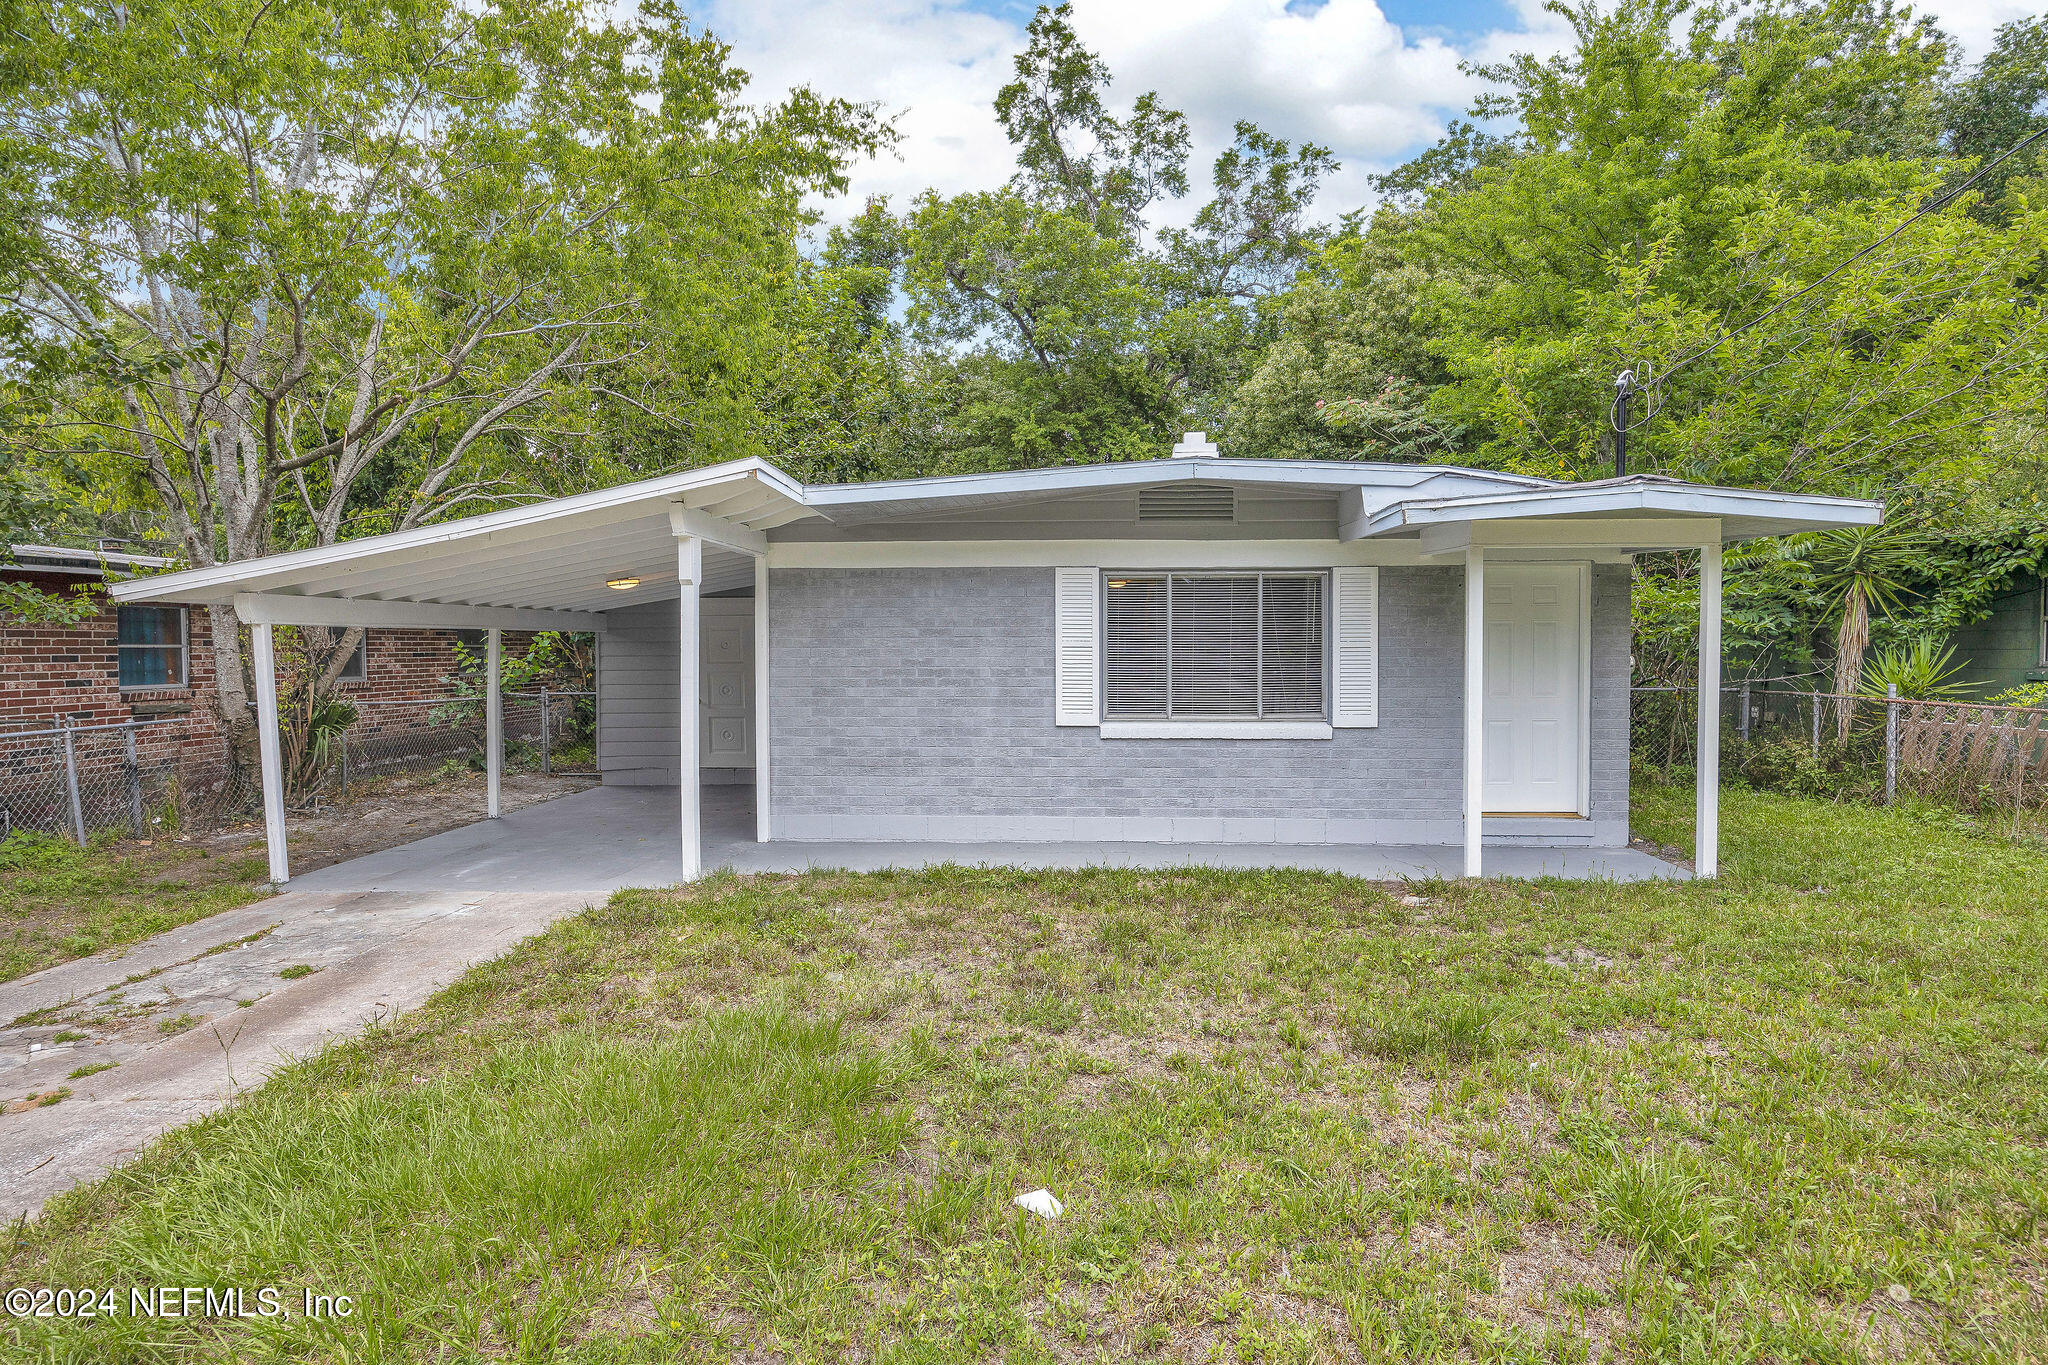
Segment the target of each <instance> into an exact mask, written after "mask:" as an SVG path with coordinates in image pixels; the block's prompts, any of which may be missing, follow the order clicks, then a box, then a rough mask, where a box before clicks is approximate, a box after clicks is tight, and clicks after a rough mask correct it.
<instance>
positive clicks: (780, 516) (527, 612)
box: [114, 459, 815, 886]
mask: <svg viewBox="0 0 2048 1365" xmlns="http://www.w3.org/2000/svg"><path fill="white" fill-rule="evenodd" d="M802 491H803V490H802V488H801V486H800V485H798V484H796V483H795V482H794V481H792V480H791V479H789V478H788V476H786V475H784V474H783V473H782V472H781V471H780V470H777V469H775V468H774V467H773V466H771V465H768V464H766V463H765V462H763V461H760V460H753V459H749V460H738V461H734V462H731V463H729V464H722V465H717V466H714V467H711V468H708V469H699V470H690V471H686V472H684V473H679V474H674V475H669V476H666V477H664V478H659V479H650V480H646V481H643V482H640V483H635V484H628V485H625V486H623V487H620V488H613V489H605V490H601V491H599V492H594V493H583V494H578V495H575V496H571V497H566V498H558V499H554V500H551V501H547V502H540V503H535V504H532V505H530V506H524V507H516V508H511V509H508V510H506V511H501V512H493V513H488V514H485V515H482V516H476V517H469V518H465V519H464V520H461V521H457V522H451V523H449V524H447V525H444V526H428V527H423V528H420V529H418V530H412V531H401V532H396V533H393V534H390V535H382V536H373V537H369V538H367V539H363V540H357V541H349V542H346V543H344V544H339V545H331V546H325V547H321V548H318V549H312V550H301V551H297V552H293V553H289V554H281V555H274V556H271V557H269V558H266V559H261V560H253V561H247V562H243V563H237V564H227V565H221V566H218V567H214V568H203V569H193V570H188V571H186V572H183V573H175V574H169V575H164V576H162V577H157V578H146V579H135V580H131V581H129V582H127V583H123V584H120V585H119V586H117V587H116V588H115V590H114V594H115V596H116V598H117V599H118V600H121V601H124V602H135V601H159V602H206V603H216V602H230V603H232V604H233V606H234V609H235V613H236V615H237V616H239V617H240V618H241V620H242V621H243V622H245V623H246V624H247V625H248V627H249V632H250V643H251V659H252V663H253V672H254V674H255V682H256V710H257V716H258V738H259V743H260V747H261V763H262V785H263V823H264V832H265V842H266V845H267V849H268V856H269V866H270V880H271V881H272V882H273V883H275V884H277V885H280V886H282V885H284V884H285V883H286V882H288V881H290V880H291V875H292V874H291V864H290V859H289V856H288V853H287V850H286V845H285V825H284V778H283V771H282V756H281V753H280V742H279V724H278V722H279V717H278V700H277V669H276V656H275V650H274V645H273V636H274V633H275V630H276V628H277V627H278V626H330V627H346V626H368V627H373V628H374V627H379V626H383V627H431V628H439V629H449V630H481V631H483V632H484V633H485V641H486V644H485V733H486V742H485V746H484V747H485V753H486V777H485V786H486V793H487V795H486V811H487V815H488V818H489V822H491V823H487V825H486V826H485V827H484V829H485V830H486V831H493V830H495V831H499V832H500V833H501V834H502V827H501V826H499V825H498V824H496V823H495V822H497V821H498V820H499V818H500V815H501V811H500V802H499V791H500V785H501V782H502V777H503V773H502V768H503V761H504V760H503V754H504V715H503V705H502V699H501V693H500V677H501V659H500V655H501V637H502V634H503V632H504V631H507V630H522V631H541V630H557V631H588V632H593V633H595V634H596V635H597V637H598V651H599V659H600V665H599V674H600V687H603V686H605V685H606V680H605V677H604V664H603V658H604V650H605V636H606V634H607V632H608V631H609V630H610V629H611V625H612V622H613V620H614V619H615V618H614V617H613V615H612V613H615V612H619V611H621V610H622V609H626V608H636V607H637V608H642V609H643V610H648V609H653V604H658V603H666V602H669V601H673V602H674V603H675V612H676V633H677V640H678V650H679V655H680V657H679V659H678V665H679V666H678V668H677V674H676V676H675V678H674V679H673V686H674V688H675V691H674V693H672V695H674V696H675V697H676V698H677V700H678V712H677V714H678V716H679V717H681V718H684V720H685V722H687V723H685V724H682V725H680V726H679V727H678V735H677V738H676V746H675V752H676V759H675V762H676V769H675V771H674V772H673V773H668V772H664V773H663V774H662V775H663V777H664V778H665V779H666V780H665V781H664V782H662V783H661V784H660V785H662V786H663V787H665V788H667V789H668V790H672V791H674V792H676V793H678V794H679V799H678V800H676V802H675V805H676V807H677V809H676V815H675V817H674V818H675V820H676V822H677V823H674V824H670V826H669V828H670V829H671V830H672V831H677V832H679V834H680V840H679V848H677V849H676V853H677V857H676V870H677V874H678V875H679V876H680V877H681V879H683V880H686V881H687V880H691V879H694V878H696V877H697V876H699V875H700V874H701V872H702V870H703V859H702V840H701V836H700V819H701V806H700V799H699V792H700V786H701V783H700V773H699V766H700V764H699V751H698V745H697V744H696V743H695V742H693V734H692V732H694V730H695V729H696V725H695V724H694V721H695V718H696V717H697V716H698V714H699V712H700V709H701V700H702V699H701V696H700V683H699V667H700V661H699V658H698V640H699V638H700V627H701V622H700V619H699V610H700V606H699V604H700V602H701V601H702V599H703V597H704V595H705V594H707V593H711V594H718V593H729V592H734V591H744V590H746V589H748V588H749V587H750V588H751V589H752V592H753V595H754V598H753V600H754V604H755V610H754V611H753V613H752V616H753V621H754V631H755V638H754V642H753V662H754V669H755V682H754V687H753V696H754V706H753V724H754V726H755V729H756V731H757V735H758V736H760V737H759V738H757V739H756V742H755V744H754V746H753V748H754V751H755V754H756V763H757V765H758V766H757V777H756V781H757V782H758V783H761V784H763V786H764V788H765V783H766V778H767V762H768V745H767V743H766V742H765V734H766V727H767V724H768V705H767V693H768V689H767V687H766V677H767V668H768V640H767V613H766V610H765V606H766V603H767V598H768V574H767V570H766V563H765V561H766V555H767V537H766V535H765V532H766V531H767V530H769V529H770V528H772V527H776V526H781V525H784V524H785V523H787V522H790V521H794V520H796V519H798V518H800V517H805V516H811V515H815V514H814V513H812V512H811V511H810V510H809V509H808V508H807V507H806V506H805V505H804V502H803V497H802ZM620 685H625V683H624V680H620ZM632 685H636V686H648V685H650V684H649V683H648V681H647V680H646V679H644V678H641V679H637V680H635V681H634V682H633V684H632ZM678 825H679V829H678ZM754 836H755V837H756V838H758V839H762V840H765V839H767V838H768V837H769V828H768V809H767V803H766V802H763V803H760V807H759V811H758V814H757V815H756V817H755V828H754ZM674 879H675V878H674V877H671V878H669V880H674ZM330 880H331V879H330Z"/></svg>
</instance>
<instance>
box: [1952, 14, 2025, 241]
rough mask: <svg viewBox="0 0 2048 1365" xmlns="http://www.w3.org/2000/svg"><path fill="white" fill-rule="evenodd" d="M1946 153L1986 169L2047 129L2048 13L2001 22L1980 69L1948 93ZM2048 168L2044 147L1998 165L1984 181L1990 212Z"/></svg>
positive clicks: (1985, 195)
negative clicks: (2017, 184) (2013, 187)
mask: <svg viewBox="0 0 2048 1365" xmlns="http://www.w3.org/2000/svg"><path fill="white" fill-rule="evenodd" d="M1941 113H1942V118H1943V122H1944V123H1945V124H1946V125H1947V129H1946V131H1947V144H1948V150H1949V152H1950V153H1951V154H1952V155H1955V156H1958V157H1967V158H1969V159H1971V160H1972V161H1974V162H1976V163H1977V164H1978V165H1980V166H1981V165H1985V164H1986V163H1988V162H1990V161H1991V160H1992V159H1993V158H1994V157H1996V156H1997V155H1998V154H1999V153H2000V152H2003V151H2005V150H2006V149H2007V148H2009V147H2013V146H2016V145H2018V144H2019V142H2020V141H2021V140H2022V139H2024V138H2025V137H2026V136H2027V135H2028V134H2030V133H2035V132H2038V131H2040V130H2041V129H2042V128H2043V127H2048V14H2043V15H2037V16H2035V17H2034V18H2032V19H2015V20H2014V21H2013V22H2011V23H2009V24H2002V25H2000V26H1999V29H1998V37H1997V40H1996V41H1995V42H1994V43H1993V44H1992V46H1991V51H1989V52H1988V53H1986V54H1985V55H1984V60H1983V61H1981V62H1979V63H1977V69H1976V70H1975V71H1973V72H1971V73H1970V74H1969V75H1968V76H1965V77H1963V78H1962V79H1961V80H1959V81H1956V82H1955V83H1954V84H1953V85H1952V86H1950V87H1949V88H1948V90H1947V91H1945V92H1944V96H1943V99H1942V105H1941ZM2042 166H2048V153H2044V152H2043V150H2042V147H2041V144H2040V143H2035V144H2034V145H2033V146H2031V147H2029V148H2028V149H2027V150H2026V151H2024V152H2021V153H2019V154H2018V155H2016V156H2014V157H2012V158H2011V159H2010V160H2007V161H2006V162H2004V163H2002V164H2001V165H1999V166H1997V167H1994V168H1993V169H1991V170H1990V172H1989V173H1988V174H1987V175H1986V176H1985V177H1984V179H1983V181H1982V182H1981V184H1982V186H1983V198H1982V200H1981V201H1980V202H1981V203H1982V204H1983V205H1985V206H1986V207H1987V208H1989V207H1990V206H1995V205H1999V204H2001V203H2002V202H2003V201H2004V199H2005V192H2006V187H2007V186H2008V185H2010V184H2011V183H2012V182H2013V181H2014V180H2016V179H2019V178H2021V177H2025V176H2030V175H2037V174H2039V172H2040V168H2041V167H2042Z"/></svg>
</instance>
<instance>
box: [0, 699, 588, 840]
mask: <svg viewBox="0 0 2048 1365" xmlns="http://www.w3.org/2000/svg"><path fill="white" fill-rule="evenodd" d="M596 703H597V695H596V693H594V692H554V691H542V692H508V693H505V694H504V697H503V705H504V727H505V766H506V770H507V771H512V772H517V771H527V772H533V773H539V774H542V775H545V776H558V777H577V776H594V775H595V774H596V772H597V707H596ZM352 705H353V707H354V713H355V714H354V719H353V720H351V721H350V722H349V723H348V724H347V725H346V726H345V727H343V728H341V729H339V730H336V731H334V732H332V733H330V734H326V735H319V736H314V737H312V740H311V742H306V743H302V744H300V745H298V746H296V749H295V750H294V748H293V746H290V745H288V746H287V750H288V751H290V752H294V753H295V757H296V762H295V763H294V765H293V767H292V768H291V769H290V770H289V771H288V772H287V774H286V788H287V804H288V805H290V806H292V807H294V808H298V809H304V808H306V807H307V806H310V805H315V804H319V803H321V802H326V801H333V800H339V799H342V798H344V797H346V796H347V795H349V794H350V792H351V791H352V790H354V789H359V788H360V787H361V786H363V785H364V784H366V783H371V782H375V781H377V780H380V779H384V778H388V777H393V776H420V775H424V774H429V773H434V772H439V771H448V770H451V769H452V770H468V769H478V770H480V769H482V768H483V766H484V706H483V699H482V698H481V697H472V696H450V697H430V698H422V699H418V700H411V701H370V700H365V701H360V702H355V703H352ZM261 804H262V794H261V791H260V788H259V783H258V779H257V777H256V774H254V773H253V772H244V771H241V770H239V769H237V768H236V766H235V765H234V764H233V762H232V761H231V760H230V757H229V754H228V749H227V745H226V743H225V741H224V740H223V739H222V738H221V736H220V734H219V732H218V731H217V730H216V729H214V728H213V727H212V726H211V725H210V724H209V723H207V722H205V721H203V720H200V719H196V718H195V717H193V716H191V715H186V716H177V717H169V718H164V719H155V720H147V719H144V720H128V721H119V722H108V723H103V724H90V725H81V724H69V723H65V722H61V721H60V722H57V723H53V724H51V725H47V726H43V727H41V728H38V729H30V730H16V731H11V732H7V733H0V838H5V837H6V836H7V835H8V834H10V833H12V832H14V831H15V830H32V831H36V832H39V833H44V834H54V835H59V836H62V837H65V838H70V839H75V840H77V841H78V842H80V843H84V842H86V841H87V840H89V839H91V838H92V837H93V836H94V835H95V834H98V833H101V832H113V833H116V834H120V835H127V836H134V837H146V836H148V835H150V834H151V833H154V832H161V831H165V830H168V829H176V828H206V827H210V826H215V825H220V824H225V823H231V822H233V821H236V820H241V819H247V818H251V817H252V816H254V815H255V814H256V813H257V812H258V811H259V810H260V809H261Z"/></svg>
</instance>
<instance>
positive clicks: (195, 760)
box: [0, 719, 237, 843]
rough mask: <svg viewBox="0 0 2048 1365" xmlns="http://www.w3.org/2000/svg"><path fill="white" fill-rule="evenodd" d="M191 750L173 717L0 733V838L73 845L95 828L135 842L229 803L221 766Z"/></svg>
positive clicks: (180, 723)
mask: <svg viewBox="0 0 2048 1365" xmlns="http://www.w3.org/2000/svg"><path fill="white" fill-rule="evenodd" d="M191 747H192V745H191V741H190V738H189V735H188V733H187V726H186V725H185V723H184V722H183V721H182V720H176V719H173V720H159V721H127V722H124V723H117V724H101V725H70V724H55V725H50V726H46V727H44V728H42V729H39V730H16V731H12V732H9V733H5V734H0V838H5V837H6V836H7V835H9V834H12V833H13V832H14V831H16V830H33V831H36V832H39V833H43V834H57V835H63V836H66V837H69V838H72V839H76V840H77V841H78V842H80V843H84V842H85V841H86V840H87V839H88V838H90V837H91V836H92V835H93V834H94V833H95V832H97V831H100V830H118V831H121V832H122V833H125V834H131V835H134V836H137V837H141V836H143V835H146V834H148V833H149V832H150V831H151V830H152V829H153V828H157V827H160V826H162V825H164V824H173V825H176V824H180V823H184V822H185V820H186V819H187V818H188V814H189V813H192V812H196V811H198V810H202V809H203V810H207V811H211V810H213V809H215V808H217V807H219V806H221V805H223V804H225V805H229V806H232V805H233V804H235V803H236V799H237V798H236V794H235V793H234V792H232V791H231V790H228V788H229V787H230V785H231V782H230V778H229V775H228V773H227V770H226V766H225V764H224V763H221V762H218V761H207V760H206V759H204V758H202V757H199V756H196V755H194V754H192V753H190V752H189V750H190V749H191Z"/></svg>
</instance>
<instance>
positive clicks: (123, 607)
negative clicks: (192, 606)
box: [114, 602, 192, 692]
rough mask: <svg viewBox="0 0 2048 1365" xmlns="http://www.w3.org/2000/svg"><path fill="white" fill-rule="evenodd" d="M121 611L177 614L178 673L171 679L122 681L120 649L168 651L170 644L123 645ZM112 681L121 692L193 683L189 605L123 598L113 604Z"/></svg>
mask: <svg viewBox="0 0 2048 1365" xmlns="http://www.w3.org/2000/svg"><path fill="white" fill-rule="evenodd" d="M124 611H171V612H176V613H177V615H178V676H177V679H176V680H175V681H172V682H156V683H124V682H122V681H121V651H122V650H124V649H150V650H162V651H168V650H169V649H170V646H169V645H124V644H122V643H121V613H122V612H124ZM114 681H115V683H116V684H117V685H118V686H119V688H120V690H121V691H123V692H170V691H174V690H176V689H179V688H185V687H190V686H191V685H192V616H191V612H190V610H189V609H188V608H185V607H170V606H164V605H162V604H161V603H156V602H123V603H119V604H117V605H116V606H115V608H114Z"/></svg>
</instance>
